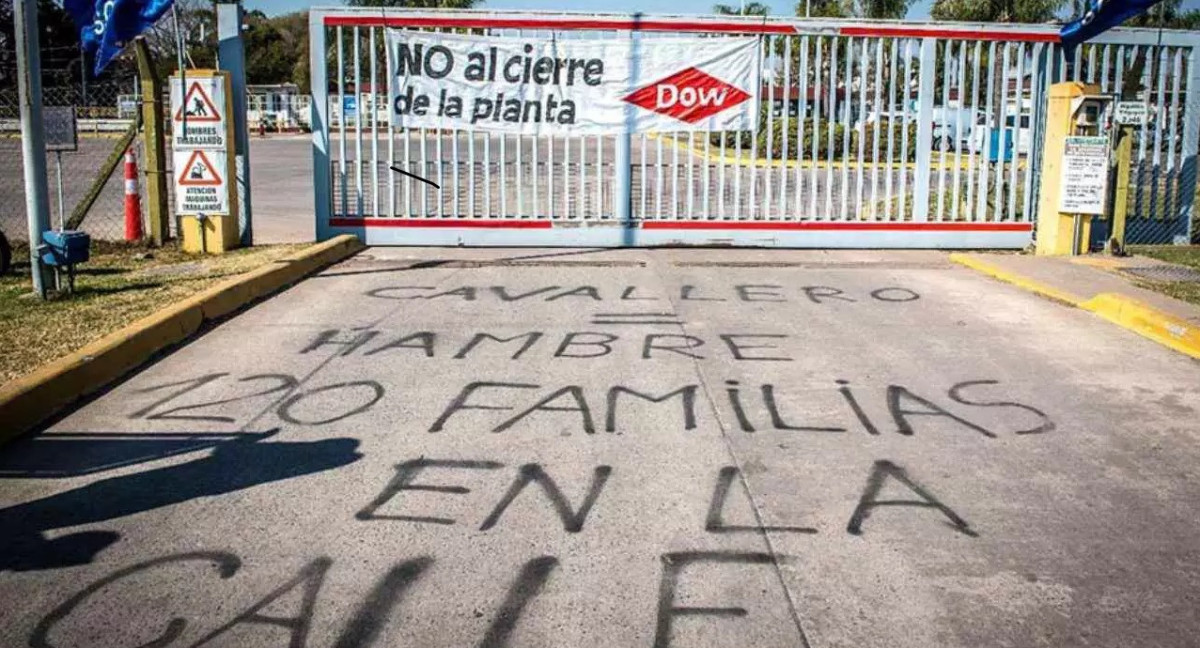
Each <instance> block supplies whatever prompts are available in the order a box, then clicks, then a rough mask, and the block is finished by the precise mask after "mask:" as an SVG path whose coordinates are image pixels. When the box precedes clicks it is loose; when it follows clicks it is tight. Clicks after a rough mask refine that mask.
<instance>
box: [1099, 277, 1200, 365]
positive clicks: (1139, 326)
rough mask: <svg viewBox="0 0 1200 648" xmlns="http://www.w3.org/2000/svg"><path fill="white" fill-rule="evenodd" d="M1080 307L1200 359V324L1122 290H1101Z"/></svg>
mask: <svg viewBox="0 0 1200 648" xmlns="http://www.w3.org/2000/svg"><path fill="white" fill-rule="evenodd" d="M1080 308H1082V309H1084V310H1086V311H1091V312H1093V313H1095V314H1097V315H1099V316H1100V317H1103V318H1104V319H1106V320H1108V321H1110V322H1112V323H1113V324H1116V325H1117V326H1120V327H1122V328H1127V329H1129V330H1130V331H1133V332H1134V333H1137V334H1138V335H1140V336H1142V337H1145V338H1149V339H1151V340H1154V341H1155V342H1158V343H1159V344H1161V345H1163V346H1167V347H1170V348H1172V349H1174V350H1176V351H1178V352H1180V353H1183V354H1185V355H1189V356H1191V357H1193V358H1196V359H1200V326H1196V325H1195V324H1192V323H1191V322H1188V321H1187V320H1184V319H1180V318H1178V317H1175V316H1174V315H1168V314H1167V313H1164V312H1162V311H1160V310H1158V309H1157V308H1155V307H1153V306H1151V305H1149V304H1147V303H1145V302H1140V301H1138V300H1136V299H1133V298H1131V297H1126V296H1125V295H1121V294H1119V293H1100V294H1099V295H1096V296H1095V297H1092V298H1091V299H1089V300H1087V301H1085V302H1083V304H1081V305H1080Z"/></svg>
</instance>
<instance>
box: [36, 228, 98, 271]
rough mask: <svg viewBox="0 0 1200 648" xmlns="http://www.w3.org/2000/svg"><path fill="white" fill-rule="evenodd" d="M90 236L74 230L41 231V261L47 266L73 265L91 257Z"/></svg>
mask: <svg viewBox="0 0 1200 648" xmlns="http://www.w3.org/2000/svg"><path fill="white" fill-rule="evenodd" d="M91 246H92V237H91V236H88V235H87V233H85V232H78V231H74V230H49V231H46V232H42V248H41V255H40V256H41V261H42V263H44V264H46V265H48V266H73V265H75V264H77V263H83V262H85V261H87V260H88V259H89V258H91Z"/></svg>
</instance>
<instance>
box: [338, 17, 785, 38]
mask: <svg viewBox="0 0 1200 648" xmlns="http://www.w3.org/2000/svg"><path fill="white" fill-rule="evenodd" d="M325 26H326V27H338V26H342V27H455V28H463V29H466V28H474V29H489V28H490V29H570V30H574V29H594V30H605V29H617V30H630V31H674V32H713V33H723V34H794V33H796V30H795V28H794V27H793V26H791V25H787V24H765V23H757V24H756V23H736V22H734V23H729V22H725V23H721V22H703V21H694V22H674V21H663V20H597V19H594V18H565V19H559V20H548V19H545V18H540V19H531V18H423V17H420V16H326V17H325Z"/></svg>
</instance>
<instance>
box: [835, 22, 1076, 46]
mask: <svg viewBox="0 0 1200 648" xmlns="http://www.w3.org/2000/svg"><path fill="white" fill-rule="evenodd" d="M838 34H840V35H842V36H874V37H891V38H951V39H955V38H957V39H967V40H981V41H1017V42H1025V43H1059V42H1061V41H1062V39H1061V38H1060V37H1059V35H1058V33H1057V32H1016V31H1004V30H989V31H982V30H974V31H972V30H962V29H937V28H929V27H886V26H880V27H865V26H864V27H839V28H838Z"/></svg>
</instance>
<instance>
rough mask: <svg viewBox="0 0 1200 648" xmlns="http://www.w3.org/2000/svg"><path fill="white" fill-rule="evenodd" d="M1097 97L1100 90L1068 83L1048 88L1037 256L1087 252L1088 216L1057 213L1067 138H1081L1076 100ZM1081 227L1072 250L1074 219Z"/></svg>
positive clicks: (1071, 82)
mask: <svg viewBox="0 0 1200 648" xmlns="http://www.w3.org/2000/svg"><path fill="white" fill-rule="evenodd" d="M1098 94H1100V86H1097V85H1088V84H1084V83H1078V82H1075V81H1067V82H1064V83H1055V84H1053V85H1051V86H1050V93H1049V105H1048V106H1047V109H1046V137H1045V143H1044V145H1043V147H1042V171H1041V173H1042V178H1041V180H1042V182H1041V191H1040V194H1041V195H1040V196H1039V198H1038V221H1037V254H1038V255H1069V254H1078V253H1080V252H1081V251H1084V252H1086V251H1087V241H1088V237H1089V236H1090V234H1091V216H1087V215H1076V214H1064V213H1062V212H1060V211H1059V210H1058V207H1059V197H1060V194H1061V193H1062V164H1063V152H1064V150H1065V146H1066V139H1067V136H1068V135H1077V134H1078V135H1082V134H1088V133H1081V132H1078V131H1077V129H1076V126H1075V114H1074V113H1075V105H1073V104H1075V103H1076V101H1075V100H1076V99H1078V98H1080V97H1083V96H1086V95H1098ZM1077 216H1078V218H1079V219H1081V220H1082V221H1083V222H1082V223H1081V225H1082V227H1081V232H1080V246H1081V248H1082V250H1072V243H1073V242H1074V240H1075V219H1076V217H1077Z"/></svg>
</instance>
